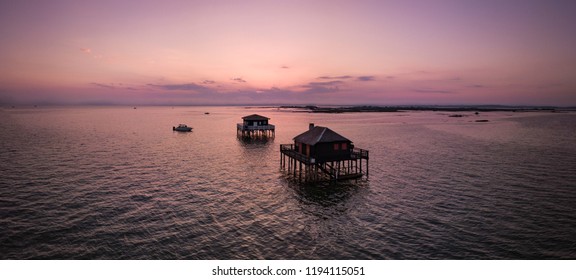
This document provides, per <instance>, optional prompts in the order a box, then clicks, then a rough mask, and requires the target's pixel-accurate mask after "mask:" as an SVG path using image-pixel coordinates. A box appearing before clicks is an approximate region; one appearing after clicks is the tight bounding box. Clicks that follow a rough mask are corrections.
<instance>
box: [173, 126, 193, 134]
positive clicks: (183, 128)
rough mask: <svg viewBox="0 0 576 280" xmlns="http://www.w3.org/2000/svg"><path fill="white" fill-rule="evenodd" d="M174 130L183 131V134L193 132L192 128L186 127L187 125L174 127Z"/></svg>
mask: <svg viewBox="0 0 576 280" xmlns="http://www.w3.org/2000/svg"><path fill="white" fill-rule="evenodd" d="M172 130H174V131H182V132H190V131H192V128H191V127H189V126H187V125H185V124H179V125H178V126H173V127H172Z"/></svg>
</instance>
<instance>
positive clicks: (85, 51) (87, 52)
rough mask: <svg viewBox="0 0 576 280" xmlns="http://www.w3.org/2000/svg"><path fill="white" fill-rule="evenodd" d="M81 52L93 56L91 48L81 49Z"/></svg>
mask: <svg viewBox="0 0 576 280" xmlns="http://www.w3.org/2000/svg"><path fill="white" fill-rule="evenodd" d="M80 51H81V52H83V53H85V54H91V53H92V50H91V49H90V48H80Z"/></svg>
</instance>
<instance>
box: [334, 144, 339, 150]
mask: <svg viewBox="0 0 576 280" xmlns="http://www.w3.org/2000/svg"><path fill="white" fill-rule="evenodd" d="M339 148H340V144H338V143H334V151H338V149H339Z"/></svg>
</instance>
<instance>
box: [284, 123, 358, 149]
mask: <svg viewBox="0 0 576 280" xmlns="http://www.w3.org/2000/svg"><path fill="white" fill-rule="evenodd" d="M294 141H296V142H300V143H304V144H307V145H316V144H317V143H329V142H341V141H349V142H351V141H350V140H348V139H347V138H346V137H344V136H342V135H340V134H338V133H336V132H334V131H333V130H331V129H330V128H327V127H323V126H315V127H313V128H312V129H310V130H308V131H306V132H304V133H301V134H300V135H298V136H296V137H294Z"/></svg>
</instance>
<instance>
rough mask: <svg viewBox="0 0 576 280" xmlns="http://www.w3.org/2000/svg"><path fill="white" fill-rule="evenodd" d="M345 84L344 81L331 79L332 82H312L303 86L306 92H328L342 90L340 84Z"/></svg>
mask: <svg viewBox="0 0 576 280" xmlns="http://www.w3.org/2000/svg"><path fill="white" fill-rule="evenodd" d="M342 84H344V82H342V81H330V82H311V83H308V84H306V85H303V86H302V87H303V88H305V89H306V90H305V93H309V94H314V93H326V92H336V91H338V90H340V87H339V86H340V85H342Z"/></svg>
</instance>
